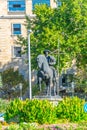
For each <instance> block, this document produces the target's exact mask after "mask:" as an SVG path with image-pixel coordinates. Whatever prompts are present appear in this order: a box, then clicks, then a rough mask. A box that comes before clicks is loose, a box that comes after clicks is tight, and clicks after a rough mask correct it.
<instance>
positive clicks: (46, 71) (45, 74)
mask: <svg viewBox="0 0 87 130" xmlns="http://www.w3.org/2000/svg"><path fill="white" fill-rule="evenodd" d="M37 63H38V67H39V70H38V74H37V78H38V85H39V89H40V91H41V84H42V82H43V81H44V82H45V84H46V87H47V95H50V96H51V89H52V87H53V90H54V95H56V94H57V80H56V77H54V75H53V70H52V68H51V67H50V66H49V64H48V62H47V59H46V57H45V56H44V55H41V54H40V55H38V56H37Z"/></svg>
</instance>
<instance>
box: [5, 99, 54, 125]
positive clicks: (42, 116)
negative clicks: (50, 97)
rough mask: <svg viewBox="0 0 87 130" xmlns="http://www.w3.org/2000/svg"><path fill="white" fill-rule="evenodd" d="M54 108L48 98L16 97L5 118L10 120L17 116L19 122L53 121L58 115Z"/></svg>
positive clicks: (41, 122)
mask: <svg viewBox="0 0 87 130" xmlns="http://www.w3.org/2000/svg"><path fill="white" fill-rule="evenodd" d="M54 109H55V108H54V106H53V105H52V104H51V103H50V102H49V101H47V100H36V99H34V100H28V99H27V100H25V101H21V100H19V99H16V100H14V101H12V102H11V103H10V105H9V106H8V109H7V110H6V114H5V120H6V121H9V120H10V119H12V118H15V117H16V118H17V120H19V122H38V123H40V124H43V123H52V122H53V121H55V117H56V111H55V110H54Z"/></svg>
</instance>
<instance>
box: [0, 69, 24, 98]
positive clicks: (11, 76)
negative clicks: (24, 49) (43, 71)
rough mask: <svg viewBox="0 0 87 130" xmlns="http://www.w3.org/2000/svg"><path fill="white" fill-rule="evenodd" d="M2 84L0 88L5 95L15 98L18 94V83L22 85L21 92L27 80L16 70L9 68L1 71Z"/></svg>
mask: <svg viewBox="0 0 87 130" xmlns="http://www.w3.org/2000/svg"><path fill="white" fill-rule="evenodd" d="M1 76H2V82H3V86H2V87H1V88H0V89H1V90H2V91H3V93H4V96H5V97H8V98H9V99H10V98H17V97H19V96H20V88H19V83H22V85H23V91H22V92H23V94H24V92H25V90H26V87H27V81H25V79H24V78H23V76H22V75H20V74H19V72H18V70H15V71H14V69H13V68H9V69H8V70H5V71H3V72H2V73H1Z"/></svg>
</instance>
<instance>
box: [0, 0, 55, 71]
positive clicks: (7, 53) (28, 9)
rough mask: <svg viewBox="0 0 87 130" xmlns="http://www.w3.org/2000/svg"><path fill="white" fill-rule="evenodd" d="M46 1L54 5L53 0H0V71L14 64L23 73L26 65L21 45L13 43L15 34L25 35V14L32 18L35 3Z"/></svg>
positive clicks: (49, 4)
mask: <svg viewBox="0 0 87 130" xmlns="http://www.w3.org/2000/svg"><path fill="white" fill-rule="evenodd" d="M43 3H46V4H47V5H48V6H51V7H52V8H54V7H56V3H55V2H54V0H0V72H1V71H2V70H3V69H6V68H8V67H10V66H11V67H12V66H15V68H19V69H20V72H21V73H24V72H25V70H23V69H21V68H24V66H25V69H26V67H27V65H24V63H23V58H24V57H23V56H21V53H20V52H21V46H18V45H16V44H15V40H16V39H17V35H22V36H26V35H27V31H26V28H25V26H24V22H25V15H27V16H29V17H30V18H33V17H34V16H35V15H34V14H33V13H32V10H33V9H34V5H35V4H43Z"/></svg>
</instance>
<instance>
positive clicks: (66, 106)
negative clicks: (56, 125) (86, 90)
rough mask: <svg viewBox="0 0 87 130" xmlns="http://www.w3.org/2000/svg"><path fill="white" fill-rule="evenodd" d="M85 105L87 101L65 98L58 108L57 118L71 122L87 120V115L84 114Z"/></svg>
mask: <svg viewBox="0 0 87 130" xmlns="http://www.w3.org/2000/svg"><path fill="white" fill-rule="evenodd" d="M84 103H85V100H83V99H80V98H78V97H72V98H65V99H64V100H62V101H61V102H59V104H58V105H57V107H56V115H57V118H62V119H68V120H70V121H80V120H85V119H87V113H85V112H84Z"/></svg>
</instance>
